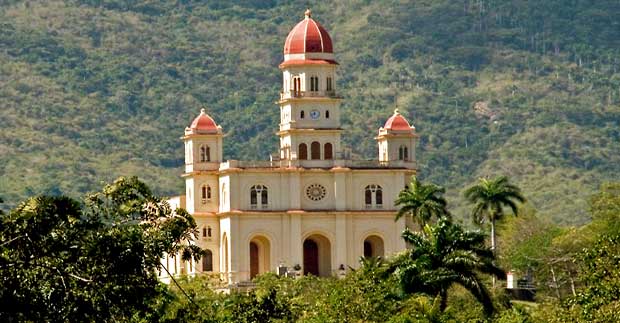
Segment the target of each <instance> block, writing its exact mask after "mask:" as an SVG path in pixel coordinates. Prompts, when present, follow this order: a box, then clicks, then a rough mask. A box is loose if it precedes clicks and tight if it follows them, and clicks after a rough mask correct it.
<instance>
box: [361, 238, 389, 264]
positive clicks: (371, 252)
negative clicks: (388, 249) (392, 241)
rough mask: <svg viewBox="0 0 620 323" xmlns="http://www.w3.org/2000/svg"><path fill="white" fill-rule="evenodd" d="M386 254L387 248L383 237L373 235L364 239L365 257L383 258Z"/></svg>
mask: <svg viewBox="0 0 620 323" xmlns="http://www.w3.org/2000/svg"><path fill="white" fill-rule="evenodd" d="M384 253H385V248H384V246H383V239H381V237H379V236H377V235H371V236H368V237H367V238H366V239H364V257H366V258H370V257H383V255H384Z"/></svg>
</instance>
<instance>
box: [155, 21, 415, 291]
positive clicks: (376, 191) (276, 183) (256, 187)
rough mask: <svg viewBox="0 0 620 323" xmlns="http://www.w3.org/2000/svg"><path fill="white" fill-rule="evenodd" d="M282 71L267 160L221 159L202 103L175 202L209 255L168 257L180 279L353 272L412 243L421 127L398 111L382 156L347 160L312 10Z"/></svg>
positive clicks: (381, 139)
mask: <svg viewBox="0 0 620 323" xmlns="http://www.w3.org/2000/svg"><path fill="white" fill-rule="evenodd" d="M279 68H280V70H281V71H282V91H281V92H280V96H279V98H277V99H278V101H277V104H278V106H279V109H280V124H279V125H278V126H277V127H278V128H276V127H275V125H274V130H275V129H277V132H276V134H277V136H279V139H280V140H279V142H280V147H279V153H278V154H275V155H272V156H271V158H270V160H266V161H241V160H224V156H223V154H222V150H223V149H222V148H223V145H225V140H224V135H223V129H222V127H220V126H219V125H218V124H217V122H216V120H217V116H210V115H208V114H207V113H206V112H205V110H204V109H203V110H202V111H200V114H199V115H198V116H197V117H196V118H195V119H194V120H193V122H192V123H191V124H190V125H189V127H187V128H186V129H185V132H184V136H183V137H182V140H183V142H184V145H185V171H184V173H183V175H182V177H183V178H184V179H185V195H182V196H178V197H174V198H172V199H170V200H169V203H170V204H171V206H172V208H173V209H175V208H176V207H182V208H185V209H186V210H187V211H188V212H189V213H191V214H192V215H193V217H194V218H195V220H196V223H197V225H198V227H199V235H198V236H197V239H195V240H194V241H193V242H192V243H195V244H197V245H198V246H200V247H201V248H203V249H205V250H206V251H207V255H206V256H205V257H203V258H202V259H201V260H200V261H198V262H183V261H181V260H180V257H172V256H170V257H166V258H165V259H162V263H163V265H165V266H166V267H167V268H168V269H169V271H170V272H171V274H172V275H177V274H199V273H207V272H210V273H215V274H219V275H220V277H221V278H222V279H223V280H224V281H225V282H227V283H230V284H235V283H239V282H244V281H249V280H251V279H252V278H254V277H255V276H256V275H259V274H262V273H266V272H276V270H278V268H284V267H286V268H288V269H287V271H289V272H290V271H292V270H294V271H295V272H296V273H297V274H300V275H309V274H311V275H316V276H333V275H339V274H343V273H345V272H346V271H347V270H348V269H349V268H350V267H352V268H356V267H357V266H358V265H359V258H360V257H362V256H366V257H376V256H385V255H389V254H392V253H395V252H398V251H401V250H403V249H405V243H404V241H403V240H402V238H401V237H400V234H401V232H402V231H403V230H404V229H405V226H406V223H405V219H404V218H401V219H400V220H398V221H395V220H394V219H395V214H396V210H397V209H396V207H395V206H394V200H395V199H396V198H397V196H398V193H399V192H400V191H401V190H402V189H403V188H404V187H405V185H407V183H408V181H409V178H410V177H411V176H412V175H415V174H416V156H415V148H416V141H417V138H418V136H417V134H416V132H415V128H414V127H413V126H411V125H410V124H409V122H408V121H407V120H406V119H405V118H404V117H403V116H402V115H400V114H399V113H398V111H395V112H394V114H393V115H392V116H386V119H387V121H386V122H385V124H384V125H383V127H379V126H380V125H378V133H376V134H375V137H374V138H370V135H369V138H368V140H376V141H377V147H378V149H377V158H376V159H372V160H352V159H351V158H350V157H349V156H348V155H349V154H347V153H346V149H345V148H344V147H343V146H342V143H341V134H342V131H343V130H342V128H341V125H340V108H339V105H340V103H341V102H342V100H343V98H342V97H341V96H339V93H338V86H337V71H338V63H337V61H336V58H335V57H334V50H333V44H332V40H331V37H330V35H329V33H328V32H327V31H326V30H325V28H323V26H321V24H319V23H318V22H317V21H315V20H314V19H313V18H312V15H311V12H310V10H307V11H306V12H305V18H304V19H303V20H302V21H300V22H299V23H298V24H297V25H296V26H295V27H294V28H293V29H292V30H291V31H290V33H289V34H288V36H287V37H286V40H285V42H284V60H283V61H282V63H281V64H280V65H279ZM214 117H215V118H214ZM162 278H163V279H165V277H162Z"/></svg>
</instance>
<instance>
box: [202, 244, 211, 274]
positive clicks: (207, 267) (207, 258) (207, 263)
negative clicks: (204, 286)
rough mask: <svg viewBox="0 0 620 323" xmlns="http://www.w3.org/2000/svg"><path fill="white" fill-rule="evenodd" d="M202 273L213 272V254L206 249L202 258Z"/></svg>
mask: <svg viewBox="0 0 620 323" xmlns="http://www.w3.org/2000/svg"><path fill="white" fill-rule="evenodd" d="M202 271H203V272H207V271H213V252H211V250H209V249H207V250H205V254H204V256H202Z"/></svg>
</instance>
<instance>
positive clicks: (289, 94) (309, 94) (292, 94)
mask: <svg viewBox="0 0 620 323" xmlns="http://www.w3.org/2000/svg"><path fill="white" fill-rule="evenodd" d="M316 97H328V98H339V96H338V95H336V91H334V90H331V91H295V90H290V91H283V92H280V100H284V99H291V98H316Z"/></svg>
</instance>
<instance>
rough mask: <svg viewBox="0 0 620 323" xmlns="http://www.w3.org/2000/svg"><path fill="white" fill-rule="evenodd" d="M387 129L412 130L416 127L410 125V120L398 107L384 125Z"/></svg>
mask: <svg viewBox="0 0 620 323" xmlns="http://www.w3.org/2000/svg"><path fill="white" fill-rule="evenodd" d="M383 128H384V129H386V130H391V131H406V132H412V131H413V130H414V129H415V128H414V127H412V126H411V125H409V122H408V121H407V119H405V117H403V116H402V115H401V114H400V113H399V112H398V109H396V110H394V114H393V115H392V116H391V117H390V118H389V119H388V120H387V121H386V122H385V125H384V126H383Z"/></svg>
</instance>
